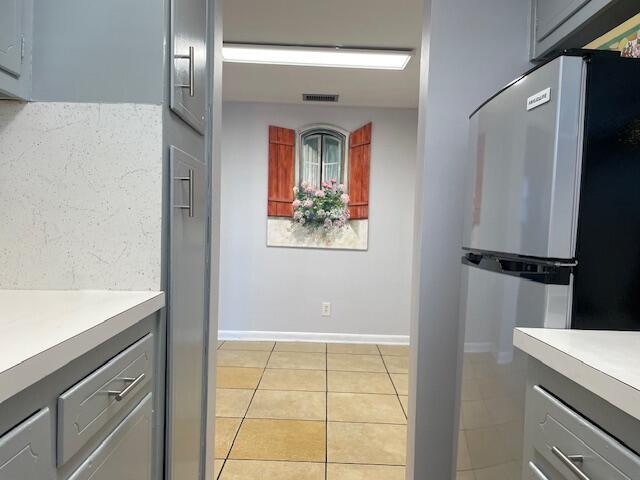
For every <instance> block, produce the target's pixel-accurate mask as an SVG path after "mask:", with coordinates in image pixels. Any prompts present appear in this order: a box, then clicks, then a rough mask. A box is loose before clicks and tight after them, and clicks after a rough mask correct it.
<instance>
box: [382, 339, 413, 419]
mask: <svg viewBox="0 0 640 480" xmlns="http://www.w3.org/2000/svg"><path fill="white" fill-rule="evenodd" d="M376 347H377V348H378V352H380V357H382V364H383V365H384V369H385V370H386V371H387V375H388V376H389V381H390V382H391V385H393V390H394V391H395V392H396V399H397V400H398V403H399V404H400V408H401V409H402V413H403V414H404V418H405V419H406V420H407V421H408V420H409V416H408V415H407V412H405V411H404V405H402V402H401V401H400V394H399V393H398V389H397V388H396V384H395V383H394V381H393V377H392V376H391V373H389V368H388V367H387V362H385V361H384V355H382V351H381V350H380V345H376Z"/></svg>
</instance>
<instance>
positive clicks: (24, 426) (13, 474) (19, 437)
mask: <svg viewBox="0 0 640 480" xmlns="http://www.w3.org/2000/svg"><path fill="white" fill-rule="evenodd" d="M51 440H52V428H51V414H50V411H49V409H48V408H44V409H42V410H40V411H39V412H38V413H36V414H34V415H33V416H31V417H30V418H28V419H27V420H25V421H24V422H22V423H21V424H20V425H18V426H17V427H15V428H13V429H12V430H10V431H9V432H7V433H6V434H5V435H3V436H2V437H0V479H1V480H24V479H38V480H47V479H51V478H53V473H52V470H51V459H52V452H53V445H52V441H51Z"/></svg>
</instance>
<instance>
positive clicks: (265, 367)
mask: <svg viewBox="0 0 640 480" xmlns="http://www.w3.org/2000/svg"><path fill="white" fill-rule="evenodd" d="M275 348H276V342H273V347H272V348H271V350H270V351H269V356H268V357H267V361H266V363H265V364H264V367H263V368H262V373H261V374H260V378H259V379H258V383H256V387H255V388H254V389H253V395H251V400H249V404H248V405H247V409H246V410H245V412H244V414H243V415H242V419H241V420H240V424H239V425H238V429H237V430H236V433H235V435H234V436H233V440H232V441H231V446H230V447H229V451H228V452H227V454H226V456H225V458H224V463H223V464H222V468H221V469H220V473H219V474H218V477H217V478H221V477H222V472H223V471H224V467H225V466H226V465H227V460H229V455H231V451H232V450H233V446H234V445H235V443H236V440H237V438H238V435H239V434H240V429H241V428H242V424H243V423H244V421H245V419H246V418H247V413H249V409H250V408H251V404H252V403H253V399H254V398H255V396H256V392H257V391H258V387H260V382H262V377H264V372H265V371H266V370H267V365H268V364H269V360H270V359H271V355H272V354H273V351H274V350H275ZM263 351H265V350H263ZM216 366H217V365H216ZM214 448H215V440H214ZM214 456H215V453H214ZM216 480H217V479H216Z"/></svg>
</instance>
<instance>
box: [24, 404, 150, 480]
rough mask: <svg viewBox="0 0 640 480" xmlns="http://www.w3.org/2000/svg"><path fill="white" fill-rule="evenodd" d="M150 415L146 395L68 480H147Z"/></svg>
mask: <svg viewBox="0 0 640 480" xmlns="http://www.w3.org/2000/svg"><path fill="white" fill-rule="evenodd" d="M152 414H153V402H152V394H151V393H149V394H147V396H146V397H144V399H143V400H141V401H140V403H139V404H138V405H137V406H136V408H135V409H134V410H133V411H132V412H131V413H130V414H129V415H128V416H127V417H126V418H125V419H124V420H123V421H122V423H120V424H119V425H118V426H117V427H116V428H115V429H114V430H113V431H112V432H111V433H110V434H109V436H108V437H107V438H106V439H105V440H104V442H102V443H101V444H100V446H99V447H98V448H97V449H96V450H95V451H94V452H93V453H92V454H91V455H89V457H88V458H87V459H86V460H85V461H84V463H82V465H80V467H79V468H78V469H77V470H76V471H75V472H74V473H73V474H72V475H71V476H70V477H69V480H113V479H127V478H130V479H132V480H133V479H135V480H151V452H152V449H151V430H152V426H153V420H152ZM34 478H35V477H34Z"/></svg>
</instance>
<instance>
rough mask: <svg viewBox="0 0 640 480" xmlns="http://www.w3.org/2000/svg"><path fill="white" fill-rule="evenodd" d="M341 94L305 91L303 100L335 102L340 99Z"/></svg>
mask: <svg viewBox="0 0 640 480" xmlns="http://www.w3.org/2000/svg"><path fill="white" fill-rule="evenodd" d="M339 96H340V95H337V94H330V93H303V94H302V101H303V102H333V103H336V102H337V101H338V97H339Z"/></svg>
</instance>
